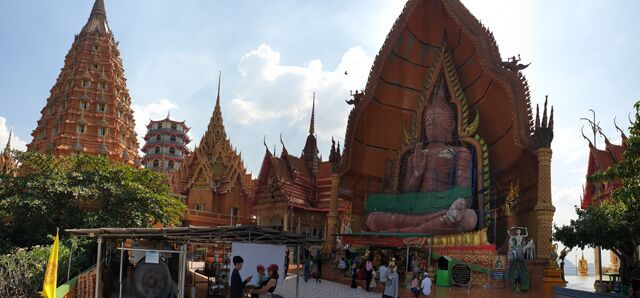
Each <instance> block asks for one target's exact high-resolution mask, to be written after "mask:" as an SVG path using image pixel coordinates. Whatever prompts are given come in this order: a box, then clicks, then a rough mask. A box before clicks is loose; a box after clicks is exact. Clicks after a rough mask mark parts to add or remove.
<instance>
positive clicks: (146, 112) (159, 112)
mask: <svg viewBox="0 0 640 298" xmlns="http://www.w3.org/2000/svg"><path fill="white" fill-rule="evenodd" d="M131 108H132V109H133V117H134V118H135V120H136V127H135V129H136V133H138V143H139V144H140V148H142V146H143V145H144V135H145V134H146V133H147V124H149V121H150V120H160V119H164V117H166V116H167V113H168V112H169V111H170V110H172V109H176V108H178V105H176V104H175V103H173V102H171V100H169V99H161V100H159V101H157V102H152V103H150V104H147V105H144V106H141V105H132V106H131Z"/></svg>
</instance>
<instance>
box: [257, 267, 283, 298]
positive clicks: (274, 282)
mask: <svg viewBox="0 0 640 298" xmlns="http://www.w3.org/2000/svg"><path fill="white" fill-rule="evenodd" d="M267 272H268V273H269V281H268V282H267V283H266V284H265V285H264V286H263V287H262V288H260V289H257V290H253V291H252V292H251V294H252V295H253V294H257V295H258V297H259V298H265V297H271V294H273V292H274V291H275V290H276V286H278V278H279V277H280V276H279V275H278V265H276V264H271V265H269V267H267Z"/></svg>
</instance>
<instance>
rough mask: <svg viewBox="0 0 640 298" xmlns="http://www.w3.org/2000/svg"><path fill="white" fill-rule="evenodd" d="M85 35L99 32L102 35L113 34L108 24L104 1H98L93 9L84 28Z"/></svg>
mask: <svg viewBox="0 0 640 298" xmlns="http://www.w3.org/2000/svg"><path fill="white" fill-rule="evenodd" d="M82 32H83V33H85V32H86V33H92V32H98V33H102V34H107V33H111V29H109V23H108V22H107V10H106V9H105V8H104V0H96V2H94V3H93V8H92V9H91V15H89V20H87V24H86V25H84V27H83V28H82Z"/></svg>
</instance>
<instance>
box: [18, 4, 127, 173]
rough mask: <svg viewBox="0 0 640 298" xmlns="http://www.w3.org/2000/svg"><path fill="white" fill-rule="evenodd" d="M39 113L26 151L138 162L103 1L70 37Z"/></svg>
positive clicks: (123, 81) (115, 46)
mask: <svg viewBox="0 0 640 298" xmlns="http://www.w3.org/2000/svg"><path fill="white" fill-rule="evenodd" d="M41 113H42V117H41V118H40V120H38V125H37V127H36V129H35V130H34V131H33V132H32V134H31V135H32V136H33V140H32V142H31V143H30V144H28V145H27V150H29V151H39V152H46V153H50V154H54V155H69V154H74V153H86V154H96V155H97V154H100V155H105V156H107V157H108V158H110V159H113V160H118V161H123V162H127V163H129V164H134V163H136V162H137V158H138V141H137V138H136V133H135V131H134V127H135V123H134V118H133V111H132V109H131V97H130V96H129V91H128V89H127V86H126V79H125V77H124V69H123V66H122V59H121V58H120V51H119V50H118V42H116V40H115V38H114V36H113V34H112V32H111V29H110V28H109V25H108V22H107V15H106V10H105V7H104V1H102V0H96V1H95V3H94V5H93V9H92V10H91V15H90V16H89V19H88V21H87V23H86V25H85V26H84V27H83V28H82V31H81V32H80V34H78V35H76V36H75V39H74V42H73V44H72V46H71V49H70V50H69V52H68V54H67V56H66V58H65V63H64V67H63V68H62V70H61V72H60V75H59V76H58V79H57V80H56V83H55V84H54V86H53V87H52V88H51V91H50V96H49V98H47V102H46V104H45V106H44V108H43V109H42V112H41Z"/></svg>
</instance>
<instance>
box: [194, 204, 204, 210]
mask: <svg viewBox="0 0 640 298" xmlns="http://www.w3.org/2000/svg"><path fill="white" fill-rule="evenodd" d="M203 209H204V206H203V205H202V204H196V210H198V211H202V210H203Z"/></svg>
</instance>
